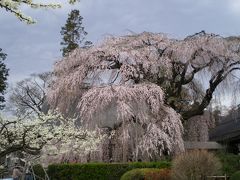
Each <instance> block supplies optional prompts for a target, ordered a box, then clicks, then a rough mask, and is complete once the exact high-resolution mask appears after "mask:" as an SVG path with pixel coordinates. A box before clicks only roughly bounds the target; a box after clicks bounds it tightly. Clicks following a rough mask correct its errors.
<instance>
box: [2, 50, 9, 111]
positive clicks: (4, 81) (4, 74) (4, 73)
mask: <svg viewBox="0 0 240 180" xmlns="http://www.w3.org/2000/svg"><path fill="white" fill-rule="evenodd" d="M6 57H7V54H5V53H3V52H2V49H1V48H0V103H1V104H0V109H2V108H3V107H4V105H3V104H2V103H3V102H5V98H4V96H3V95H4V92H5V90H6V88H7V76H8V69H7V67H6V65H5V64H4V62H3V61H4V60H5V59H6Z"/></svg>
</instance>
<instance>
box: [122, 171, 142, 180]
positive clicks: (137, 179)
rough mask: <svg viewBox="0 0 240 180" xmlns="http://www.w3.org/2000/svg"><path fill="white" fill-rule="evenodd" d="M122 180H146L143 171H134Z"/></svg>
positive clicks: (128, 172)
mask: <svg viewBox="0 0 240 180" xmlns="http://www.w3.org/2000/svg"><path fill="white" fill-rule="evenodd" d="M121 180H144V172H143V169H133V170H131V171H127V172H126V173H125V174H123V175H122V177H121Z"/></svg>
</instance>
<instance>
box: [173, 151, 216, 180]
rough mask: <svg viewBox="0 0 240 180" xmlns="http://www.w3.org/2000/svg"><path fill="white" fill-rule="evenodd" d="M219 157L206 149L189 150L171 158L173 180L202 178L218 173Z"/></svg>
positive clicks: (201, 179) (200, 179) (198, 179)
mask: <svg viewBox="0 0 240 180" xmlns="http://www.w3.org/2000/svg"><path fill="white" fill-rule="evenodd" d="M220 170H221V163H220V161H219V159H218V158H217V157H216V156H215V155H214V154H213V153H209V152H207V151H199V150H195V151H191V152H186V153H183V154H181V155H179V156H177V157H176V158H175V159H174V160H173V167H172V178H173V180H186V179H191V180H203V179H206V178H207V176H212V175H217V174H219V173H220Z"/></svg>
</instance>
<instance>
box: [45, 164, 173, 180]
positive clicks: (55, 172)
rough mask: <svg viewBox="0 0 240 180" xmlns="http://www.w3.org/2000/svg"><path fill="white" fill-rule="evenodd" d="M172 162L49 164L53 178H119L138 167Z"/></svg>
mask: <svg viewBox="0 0 240 180" xmlns="http://www.w3.org/2000/svg"><path fill="white" fill-rule="evenodd" d="M169 167H170V162H166V161H162V162H136V163H111V164H108V163H87V164H53V165H49V166H48V175H49V177H50V179H51V180H59V179H61V180H69V179H71V180H95V179H96V180H111V179H112V180H118V179H120V178H121V176H122V175H123V174H124V173H125V172H127V171H130V170H132V169H136V168H169Z"/></svg>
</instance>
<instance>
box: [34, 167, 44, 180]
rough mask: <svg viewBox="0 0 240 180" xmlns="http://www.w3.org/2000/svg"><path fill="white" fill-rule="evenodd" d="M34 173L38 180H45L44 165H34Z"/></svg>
mask: <svg viewBox="0 0 240 180" xmlns="http://www.w3.org/2000/svg"><path fill="white" fill-rule="evenodd" d="M33 172H34V174H35V175H36V179H37V180H38V179H39V180H40V179H44V178H45V173H44V170H43V167H42V165H40V164H37V165H34V166H33Z"/></svg>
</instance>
